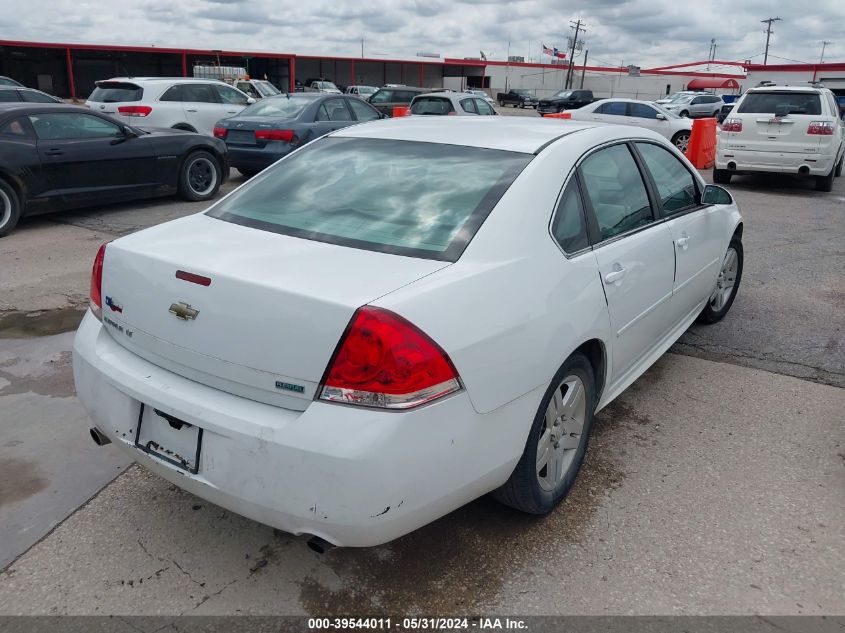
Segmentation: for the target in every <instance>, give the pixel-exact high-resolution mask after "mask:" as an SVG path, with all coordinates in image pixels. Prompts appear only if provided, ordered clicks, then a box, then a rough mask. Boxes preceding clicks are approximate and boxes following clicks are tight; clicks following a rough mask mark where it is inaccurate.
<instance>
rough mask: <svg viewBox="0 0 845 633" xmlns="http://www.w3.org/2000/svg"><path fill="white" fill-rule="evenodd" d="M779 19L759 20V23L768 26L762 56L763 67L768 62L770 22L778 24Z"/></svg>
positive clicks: (770, 34)
mask: <svg viewBox="0 0 845 633" xmlns="http://www.w3.org/2000/svg"><path fill="white" fill-rule="evenodd" d="M780 21H781V19H780V18H766V19H765V20H760V22H761V23H763V24H766V23H768V25H769V26H767V27H766V52H765V53H764V54H763V66H765V65H766V63H767V62H768V61H769V38H770V37H771V36H772V32H773V31H772V22H780Z"/></svg>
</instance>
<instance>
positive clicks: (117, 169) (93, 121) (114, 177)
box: [29, 112, 156, 205]
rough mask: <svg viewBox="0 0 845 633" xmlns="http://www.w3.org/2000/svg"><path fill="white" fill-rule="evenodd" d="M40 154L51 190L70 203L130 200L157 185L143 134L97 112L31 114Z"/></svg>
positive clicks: (152, 160) (150, 149) (148, 147)
mask: <svg viewBox="0 0 845 633" xmlns="http://www.w3.org/2000/svg"><path fill="white" fill-rule="evenodd" d="M29 120H30V122H31V123H32V127H33V128H34V129H35V134H36V137H37V139H38V140H37V146H38V157H39V160H40V161H41V166H42V169H43V170H44V173H45V175H46V177H47V178H48V179H49V181H50V184H51V189H52V190H53V193H54V195H60V196H61V197H62V199H63V200H64V201H65V202H66V203H67V204H70V205H79V204H87V203H94V202H100V201H102V200H103V198H107V199H109V200H119V199H130V198H133V197H136V196H138V195H143V194H144V193H146V192H148V191H149V190H151V189H152V188H153V187H155V184H156V177H155V175H156V172H155V168H156V164H155V163H156V161H155V156H154V155H153V151H152V146H151V145H150V143H149V142H148V140H147V139H146V138H144V137H143V136H137V137H136V136H126V135H125V134H124V131H123V127H122V126H121V125H119V124H117V123H115V122H113V121H111V120H108V119H106V118H103V117H99V116H97V115H95V114H87V113H82V112H42V113H38V114H31V115H29Z"/></svg>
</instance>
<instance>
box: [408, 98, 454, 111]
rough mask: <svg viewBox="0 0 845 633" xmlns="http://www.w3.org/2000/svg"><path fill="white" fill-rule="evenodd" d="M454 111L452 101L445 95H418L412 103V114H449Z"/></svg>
mask: <svg viewBox="0 0 845 633" xmlns="http://www.w3.org/2000/svg"><path fill="white" fill-rule="evenodd" d="M454 111H455V108H453V107H452V102H451V101H450V100H449V99H444V98H443V97H417V98H416V99H415V100H414V102H413V103H412V104H411V114H449V113H450V112H454Z"/></svg>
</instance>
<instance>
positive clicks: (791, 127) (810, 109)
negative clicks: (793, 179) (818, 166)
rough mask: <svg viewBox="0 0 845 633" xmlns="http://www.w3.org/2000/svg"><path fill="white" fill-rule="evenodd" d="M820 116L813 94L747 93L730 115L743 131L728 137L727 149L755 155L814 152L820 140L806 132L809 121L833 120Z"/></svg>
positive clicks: (819, 104)
mask: <svg viewBox="0 0 845 633" xmlns="http://www.w3.org/2000/svg"><path fill="white" fill-rule="evenodd" d="M822 112H823V110H822V99H821V95H820V94H819V93H818V92H816V91H812V92H811V91H806V92H804V91H798V90H783V91H773V90H766V91H760V92H749V93H748V94H746V95H745V97H744V98H743V100H742V102H741V103H740V104H739V105H738V106H737V107H736V108H734V110H733V112H731V114H730V115H729V118H731V119H733V118H738V119H740V120H741V121H742V130H741V131H739V132H730V133H728V134H727V137H726V139H725V140H726V141H727V142H728V145H727V147H729V148H732V149H746V150H753V151H758V152H782V153H794V152H798V153H813V152H817V151H818V149H819V145H820V142H821V140H822V138H823V137H822V136H820V135H813V134H807V131H808V128H809V125H810V122H811V121H819V120H829V121H832V120H833V118H832V117H829V116H823V114H822ZM827 138H829V137H827Z"/></svg>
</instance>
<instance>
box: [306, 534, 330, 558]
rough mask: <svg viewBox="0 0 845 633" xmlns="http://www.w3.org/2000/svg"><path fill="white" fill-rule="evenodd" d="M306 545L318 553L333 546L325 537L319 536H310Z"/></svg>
mask: <svg viewBox="0 0 845 633" xmlns="http://www.w3.org/2000/svg"><path fill="white" fill-rule="evenodd" d="M308 547H309V548H311V549H312V550H313V551H315V552H317V553H318V554H325V553H326V552H328V551H329V550H330V549H332V548H334V545H332V544H331V543H329V542H328V541H327V540H326V539H322V538H320V537H319V536H312V537H311V538H310V539H308Z"/></svg>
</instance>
